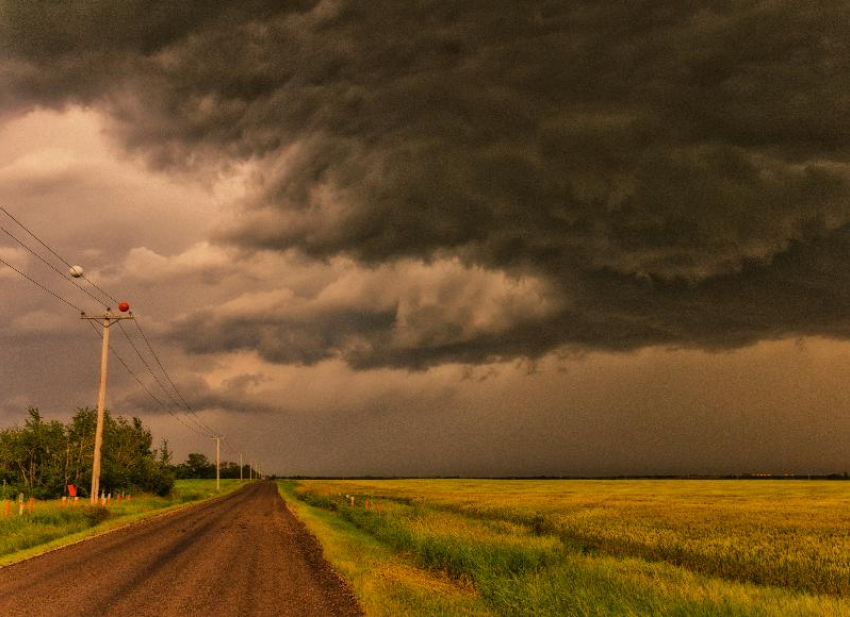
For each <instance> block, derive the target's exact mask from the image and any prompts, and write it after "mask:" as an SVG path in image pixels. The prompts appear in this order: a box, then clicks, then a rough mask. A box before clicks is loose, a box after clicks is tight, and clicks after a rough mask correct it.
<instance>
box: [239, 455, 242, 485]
mask: <svg viewBox="0 0 850 617" xmlns="http://www.w3.org/2000/svg"><path fill="white" fill-rule="evenodd" d="M239 481H240V482H242V453H241V452H240V453H239Z"/></svg>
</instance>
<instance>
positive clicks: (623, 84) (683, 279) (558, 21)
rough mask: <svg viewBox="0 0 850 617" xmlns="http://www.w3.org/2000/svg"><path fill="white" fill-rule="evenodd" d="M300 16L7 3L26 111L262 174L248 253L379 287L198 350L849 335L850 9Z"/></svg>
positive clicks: (294, 303) (409, 359) (11, 66)
mask: <svg viewBox="0 0 850 617" xmlns="http://www.w3.org/2000/svg"><path fill="white" fill-rule="evenodd" d="M279 4H280V3H277V2H263V1H255V2H252V3H250V8H248V7H247V5H239V6H238V10H237V7H236V5H232V4H230V3H204V4H203V5H194V4H190V3H185V4H179V3H178V4H175V3H163V4H159V5H156V4H155V5H150V3H134V2H126V3H121V5H120V6H119V7H116V6H113V5H112V4H108V3H89V4H87V5H86V7H87V8H86V10H85V11H83V12H80V11H78V10H72V9H69V8H63V7H61V6H55V5H53V4H38V3H25V4H24V3H13V2H4V3H1V4H0V15H2V19H0V80H2V81H3V83H4V84H5V87H4V89H3V92H2V94H0V109H2V113H5V114H15V113H20V112H21V111H23V110H27V109H30V108H32V107H33V106H55V107H61V106H63V105H66V104H68V103H74V104H82V105H88V106H92V107H96V108H98V109H99V110H101V111H102V112H103V113H104V114H106V115H107V116H108V117H109V118H110V121H109V122H110V124H109V131H110V132H111V134H113V135H115V136H116V137H117V138H118V139H120V141H121V143H122V144H123V146H124V147H125V148H127V149H128V150H129V151H131V152H134V153H138V154H140V155H141V156H143V157H145V159H146V160H147V161H148V162H149V163H150V164H151V165H153V166H154V167H156V168H158V169H160V170H162V172H163V173H165V174H169V173H180V174H185V173H198V174H201V175H205V174H206V175H209V174H214V173H217V172H221V171H223V170H229V169H232V168H233V167H234V166H240V165H242V166H246V167H247V168H248V170H249V172H248V173H247V177H248V178H249V179H250V188H249V190H248V191H247V194H246V195H245V196H244V197H243V199H242V200H241V204H240V207H239V210H238V212H237V213H234V214H233V215H232V216H231V217H229V218H228V220H227V222H223V223H221V224H220V225H219V233H218V235H217V239H218V241H219V242H222V243H227V244H231V245H234V246H237V247H240V248H241V249H242V250H243V251H247V252H248V253H251V252H254V251H268V252H273V253H275V252H280V253H281V254H289V253H290V252H292V251H295V252H297V253H300V254H301V255H304V256H307V257H309V258H313V259H317V260H321V261H324V262H325V263H338V264H341V263H345V264H351V265H350V270H345V268H343V270H341V273H340V274H339V275H338V276H336V277H331V278H330V280H328V281H326V284H324V285H323V286H321V290H320V291H316V292H315V293H314V294H313V295H310V294H303V293H300V292H297V291H293V290H292V288H291V286H290V285H288V283H287V280H286V274H285V273H282V274H281V276H280V279H277V278H275V279H271V280H269V281H267V285H268V289H266V290H265V291H263V292H257V293H255V295H243V296H240V297H237V298H235V299H232V300H231V301H230V302H229V303H224V304H221V305H220V306H216V307H213V308H209V309H204V310H203V311H199V312H198V313H197V314H194V315H190V316H189V317H188V318H187V321H186V324H185V327H183V328H181V329H180V330H179V332H180V334H179V335H177V334H175V336H179V337H180V342H181V343H182V344H183V345H184V346H185V347H186V348H187V349H189V350H192V351H197V352H204V353H209V352H217V351H232V350H240V349H246V348H256V349H257V350H259V352H260V354H261V355H262V356H263V357H264V358H266V359H268V360H271V361H274V362H279V363H307V364H309V363H314V362H318V361H320V360H324V359H328V358H342V359H344V360H345V361H347V362H348V363H350V364H351V365H352V366H357V367H373V366H408V367H422V366H431V365H436V364H440V363H444V362H456V361H460V362H470V363H477V362H486V361H492V360H493V359H499V358H511V357H517V356H525V357H539V356H541V355H543V354H545V353H547V352H549V351H551V350H553V349H557V348H561V347H568V348H577V349H607V350H628V349H634V348H638V347H642V346H653V345H663V346H674V347H702V348H709V349H716V348H725V347H735V346H740V345H746V344H749V343H753V342H755V341H758V340H760V339H773V338H783V337H788V336H795V335H800V334H814V335H825V336H834V337H841V338H845V337H846V336H847V334H848V331H850V319H848V317H847V311H846V310H845V309H846V307H847V306H848V301H850V279H848V275H846V274H845V271H846V270H847V268H846V267H845V266H844V264H847V263H848V261H850V166H848V165H850V152H848V149H847V145H846V144H847V143H848V137H849V136H848V134H847V133H848V129H847V123H846V120H845V118H846V116H847V112H848V111H850V110H848V106H849V105H848V101H850V99H848V97H847V95H846V92H847V91H848V87H850V83H848V80H850V78H848V75H850V73H848V71H847V66H846V64H847V58H848V57H850V49H848V38H847V36H846V31H847V26H848V25H850V10H848V9H847V7H846V6H844V5H843V4H842V3H839V2H818V3H794V2H780V1H765V2H758V3H721V4H713V5H712V6H711V7H710V8H702V9H696V8H694V7H693V6H691V5H685V4H682V3H678V2H661V3H659V2H636V3H626V4H621V5H609V4H599V3H595V2H572V3H563V2H545V1H542V0H541V1H539V2H530V3H515V2H466V3H462V4H460V5H455V4H452V3H434V2H427V1H424V0H421V1H418V2H405V3H397V2H389V1H387V2H377V3H375V2H371V3H362V2H356V1H354V0H335V1H321V2H301V3H289V4H288V8H286V9H281V8H280V7H279ZM209 177H214V176H212V175H211V176H209ZM136 257H150V255H147V256H145V255H141V254H136ZM204 259H206V257H204V256H203V255H202V254H201V253H197V254H196V255H195V256H194V257H192V256H191V255H190V256H187V257H185V258H184V261H182V262H179V263H178V262H174V264H173V266H172V267H173V268H174V270H173V273H174V275H175V276H177V273H178V272H179V271H184V270H185V271H189V270H192V268H195V267H200V268H207V267H209V268H212V269H220V268H221V267H222V264H221V263H219V262H209V261H204ZM335 260H336V261H335ZM346 267H348V266H346ZM370 285H371V286H372V287H370ZM334 293H337V294H338V295H337V296H334V295H333V294H334Z"/></svg>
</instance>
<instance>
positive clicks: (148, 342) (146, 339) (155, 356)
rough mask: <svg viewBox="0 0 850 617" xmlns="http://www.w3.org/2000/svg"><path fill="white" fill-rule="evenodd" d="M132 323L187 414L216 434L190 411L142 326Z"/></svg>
mask: <svg viewBox="0 0 850 617" xmlns="http://www.w3.org/2000/svg"><path fill="white" fill-rule="evenodd" d="M133 323H134V324H136V329H137V330H138V331H139V334H141V335H142V339H143V340H144V341H145V345H146V346H147V348H148V351H150V352H151V355H152V356H153V358H154V360H156V363H157V365H158V366H159V368H160V370H162V374H163V375H165V378H166V379H167V380H168V383H170V384H171V387H172V388H174V391H175V392H176V393H177V396H178V397H180V400H181V401H183V404H184V405H185V406H186V409H187V410H188V411H189V413H191V414H192V415H193V416H194V417H195V418H196V420H197V422H198V424H200V425H201V426H203V427H204V428H205V429H206V430H208V431H209V432H210V433H212V434H214V435H215V434H217V432H216V431H214V430H213V429H211V428H210V427H209V426H207V425H205V424H204V423H203V422H201V419H200V417H199V416H198V414H197V413H196V412H195V410H194V409H192V406H191V405H189V403H188V402H187V401H186V398H185V397H184V396H183V394H182V393H181V392H180V389H179V388H178V387H177V384H175V383H174V380H172V379H171V376H170V375H169V374H168V371H166V370H165V366H163V364H162V361H161V360H160V359H159V355H158V354H157V353H156V351H154V348H153V346H152V345H151V343H150V341H149V340H148V337H147V335H146V334H145V331H144V330H142V326H141V325H140V324H139V320H138V319H134V320H133Z"/></svg>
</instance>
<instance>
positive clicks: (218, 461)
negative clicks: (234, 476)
mask: <svg viewBox="0 0 850 617" xmlns="http://www.w3.org/2000/svg"><path fill="white" fill-rule="evenodd" d="M213 439H215V490H216V492H218V491H220V490H221V435H217V436H216V437H213Z"/></svg>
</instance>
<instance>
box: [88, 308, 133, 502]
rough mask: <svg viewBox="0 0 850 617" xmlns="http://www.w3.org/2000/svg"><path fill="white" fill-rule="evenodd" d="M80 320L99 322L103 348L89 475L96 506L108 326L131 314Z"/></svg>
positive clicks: (104, 394) (108, 312) (110, 313)
mask: <svg viewBox="0 0 850 617" xmlns="http://www.w3.org/2000/svg"><path fill="white" fill-rule="evenodd" d="M80 319H91V320H94V321H99V322H100V325H102V326H103V347H102V349H101V353H100V390H99V391H98V394H97V429H96V432H95V435H94V459H93V460H92V474H91V496H90V499H91V503H92V504H96V503H97V498H98V495H99V493H100V451H101V448H102V446H103V415H104V410H105V407H106V368H107V364H108V361H109V326H111V325H112V324H113V323H114V322H116V321H119V320H121V319H133V314H132V313H130V314H129V315H114V314H113V313H112V311H110V310H108V309H107V311H106V314H105V315H98V316H93V317H90V316H89V315H86V314H85V313H84V312H83V313H80Z"/></svg>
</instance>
